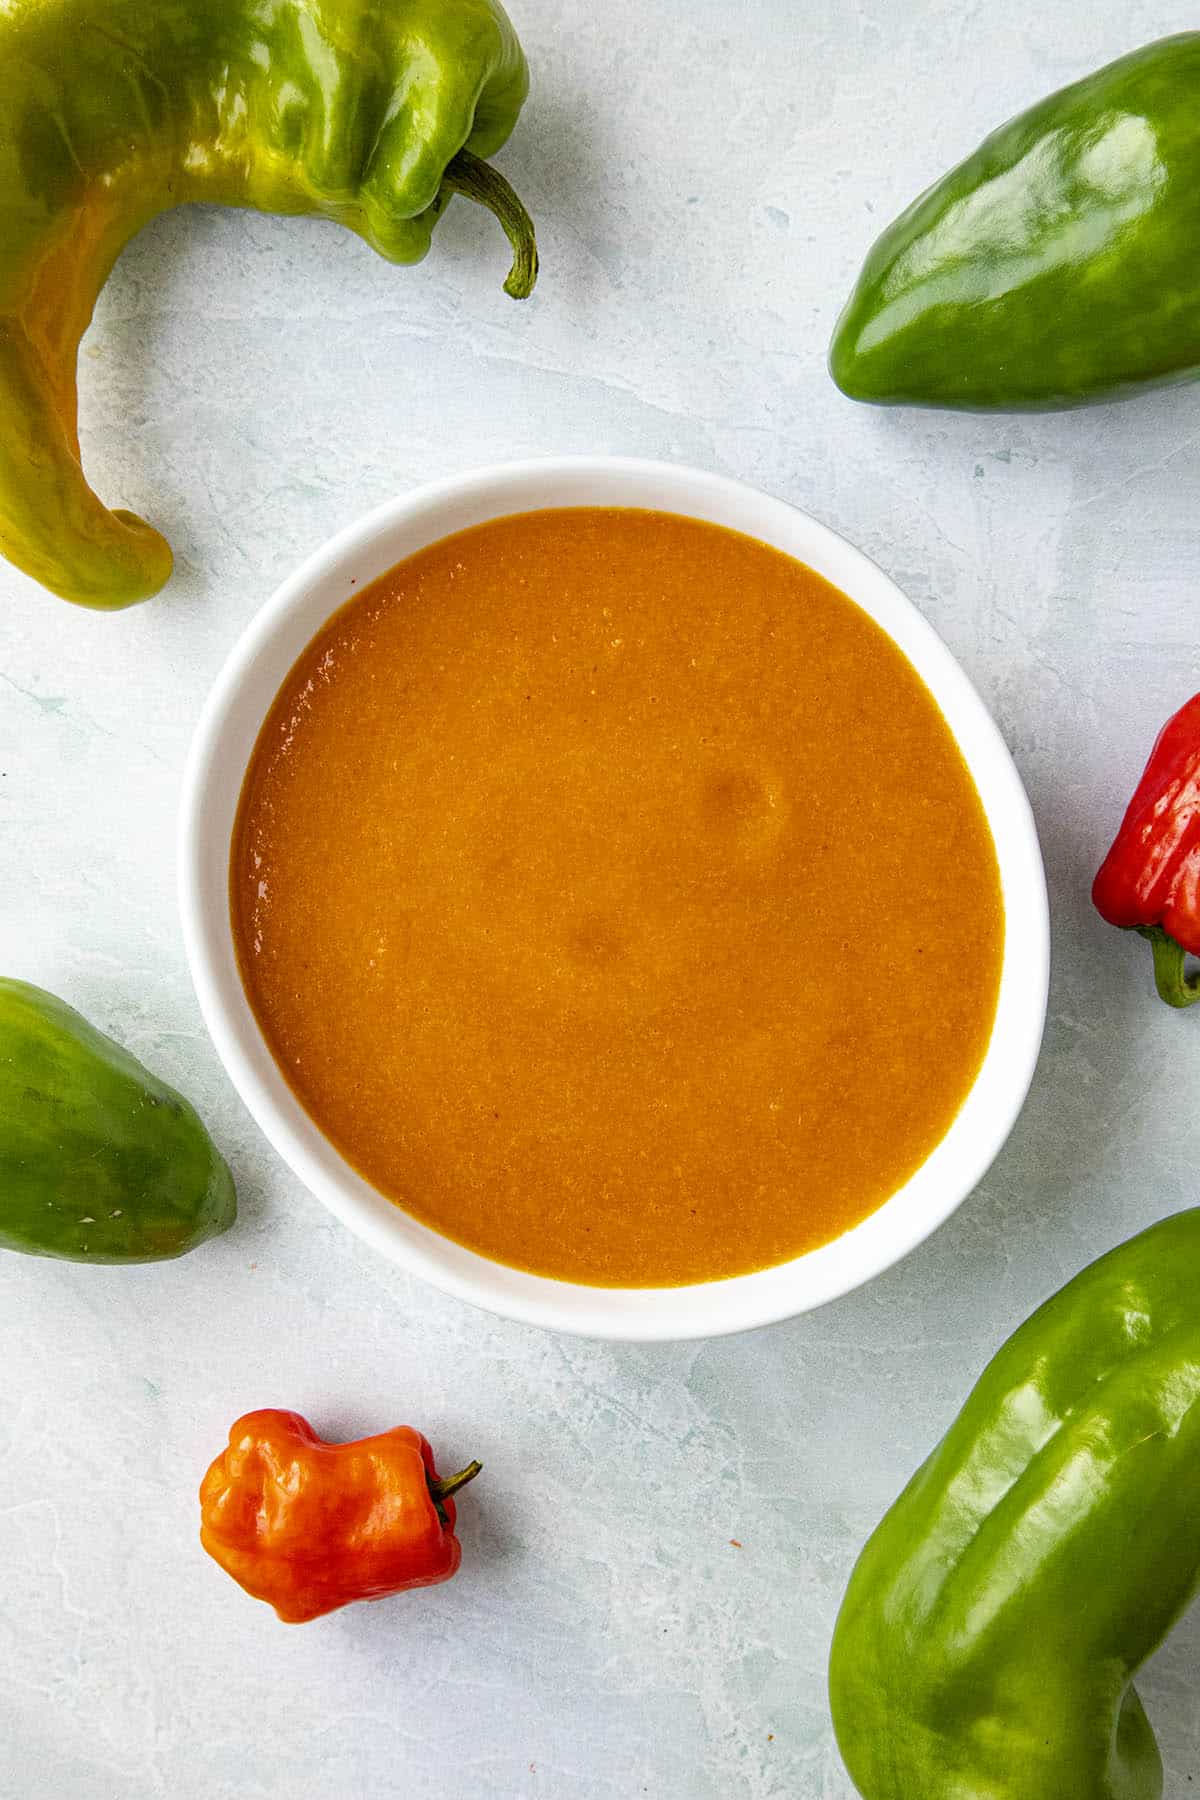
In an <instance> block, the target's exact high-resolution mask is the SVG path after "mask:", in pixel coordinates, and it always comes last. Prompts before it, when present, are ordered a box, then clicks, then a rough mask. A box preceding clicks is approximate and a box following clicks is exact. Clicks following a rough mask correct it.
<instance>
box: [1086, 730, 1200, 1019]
mask: <svg viewBox="0 0 1200 1800" xmlns="http://www.w3.org/2000/svg"><path fill="white" fill-rule="evenodd" d="M1092 900H1093V902H1094V904H1095V907H1096V910H1097V912H1098V913H1099V914H1100V916H1101V918H1102V919H1107V921H1108V923H1109V924H1110V925H1120V926H1123V927H1124V928H1125V929H1126V930H1132V931H1137V932H1140V933H1141V935H1142V937H1144V938H1147V939H1148V940H1149V943H1150V947H1151V949H1152V950H1153V952H1154V980H1155V983H1156V985H1157V987H1158V991H1159V994H1160V995H1161V997H1162V998H1163V999H1164V1000H1165V1001H1166V1002H1167V1003H1168V1005H1170V1006H1190V1005H1191V1004H1192V1001H1193V1000H1200V979H1198V978H1197V977H1196V976H1188V975H1186V974H1185V972H1184V957H1185V954H1186V953H1188V952H1190V953H1191V954H1192V955H1193V956H1200V694H1195V695H1193V697H1192V698H1191V699H1190V700H1189V701H1188V702H1187V704H1186V705H1185V706H1181V707H1180V709H1179V711H1178V712H1177V713H1176V714H1175V716H1174V718H1171V719H1168V720H1167V723H1166V724H1165V725H1164V726H1163V728H1162V730H1161V731H1160V732H1159V734H1158V739H1157V741H1156V743H1155V745H1154V748H1153V750H1152V751H1151V752H1150V760H1149V762H1148V763H1147V764H1146V767H1145V770H1144V772H1143V774H1142V779H1141V780H1140V781H1139V783H1138V785H1137V791H1136V793H1135V794H1134V796H1133V799H1132V800H1131V801H1130V802H1129V807H1128V809H1127V811H1126V813H1125V817H1124V818H1123V819H1122V821H1121V829H1120V830H1119V831H1118V833H1117V836H1116V841H1115V842H1114V844H1113V847H1112V849H1111V850H1110V851H1109V853H1108V855H1107V856H1106V857H1105V859H1104V861H1103V863H1102V864H1101V865H1100V872H1099V874H1098V875H1097V876H1096V879H1095V882H1094V883H1093V885H1092Z"/></svg>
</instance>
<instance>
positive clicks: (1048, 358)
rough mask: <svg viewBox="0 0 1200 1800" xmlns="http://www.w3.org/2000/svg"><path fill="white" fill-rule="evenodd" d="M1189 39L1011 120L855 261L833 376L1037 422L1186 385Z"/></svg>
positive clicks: (1191, 331) (1193, 150) (1191, 206)
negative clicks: (1036, 416) (1050, 412)
mask: <svg viewBox="0 0 1200 1800" xmlns="http://www.w3.org/2000/svg"><path fill="white" fill-rule="evenodd" d="M1198 238H1200V32H1195V31H1191V32H1184V33H1183V34H1182V35H1180V36H1178V37H1170V38H1164V39H1162V40H1161V41H1160V42H1158V43H1154V44H1149V45H1147V46H1146V47H1145V48H1144V49H1142V50H1135V51H1134V52H1133V53H1132V55H1129V56H1123V57H1122V58H1121V59H1120V61H1119V62H1115V63H1112V64H1110V65H1109V66H1108V67H1107V68H1105V69H1101V70H1100V71H1099V73H1098V74H1095V75H1091V76H1089V77H1088V78H1087V79H1086V80H1084V81H1078V82H1076V83H1075V84H1074V86H1072V87H1068V88H1064V89H1063V90H1062V91H1061V92H1060V93H1057V94H1052V95H1051V96H1050V98H1049V99H1047V100H1043V101H1042V102H1041V104H1040V105H1038V106H1034V107H1032V108H1031V109H1030V110H1029V111H1028V112H1025V113H1022V114H1021V115H1020V117H1019V118H1016V119H1013V120H1012V121H1011V122H1010V123H1009V124H1007V125H1005V126H1002V127H1001V129H1000V130H999V131H997V132H994V133H993V134H992V136H991V137H989V138H987V139H986V140H985V141H984V142H983V143H982V144H981V145H980V147H979V149H978V150H976V151H975V153H974V155H972V156H969V157H968V158H967V160H966V161H965V162H963V163H960V164H959V166H958V167H957V168H956V169H953V170H952V171H951V172H950V174H948V175H946V176H944V177H943V179H942V180H941V181H939V182H937V183H935V185H934V186H933V187H931V188H930V189H929V190H928V191H927V192H926V193H925V194H923V195H922V196H921V197H920V198H919V199H918V200H916V201H914V203H913V205H912V206H910V207H909V209H908V211H907V212H905V213H902V214H901V216H900V218H898V219H897V220H896V221H895V223H894V224H892V225H890V226H889V227H888V229H887V230H886V231H885V232H884V234H883V236H882V237H881V238H880V239H879V241H878V242H877V243H876V244H875V246H874V248H873V249H872V250H871V252H870V255H869V256H868V257H867V261H866V265H865V267H864V268H863V271H862V274H861V276H860V277H859V281H858V285H857V287H856V288H855V290H854V293H853V294H852V295H851V298H850V301H849V304H848V305H847V307H846V309H845V311H844V312H843V314H842V316H841V319H840V320H839V321H838V325H837V330H836V332H835V335H834V339H833V347H832V350H831V352H830V368H831V371H832V374H833V378H834V380H835V381H836V382H837V384H838V386H839V387H840V388H841V389H842V390H843V391H844V392H845V393H847V394H849V395H850V396H851V397H852V398H854V399H856V400H873V401H879V402H885V403H894V402H908V403H915V404H917V405H923V406H955V407H966V408H987V407H996V408H1001V409H1005V410H1037V409H1045V408H1054V407H1068V406H1082V405H1086V404H1088V403H1089V402H1091V401H1099V400H1110V399H1113V398H1116V397H1119V396H1122V395H1127V394H1133V393H1136V392H1139V391H1140V390H1142V389H1144V388H1150V387H1158V386H1162V385H1164V384H1166V383H1168V382H1175V381H1185V380H1190V379H1192V378H1194V377H1195V376H1196V374H1197V373H1198V372H1200V257H1198V256H1197V241H1198Z"/></svg>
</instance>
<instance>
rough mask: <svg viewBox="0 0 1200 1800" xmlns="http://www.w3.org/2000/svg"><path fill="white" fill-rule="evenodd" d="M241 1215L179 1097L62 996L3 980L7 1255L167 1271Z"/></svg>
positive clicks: (1, 1216) (0, 1141) (0, 1093)
mask: <svg viewBox="0 0 1200 1800" xmlns="http://www.w3.org/2000/svg"><path fill="white" fill-rule="evenodd" d="M236 1212H237V1201H236V1198H235V1195H234V1189H233V1179H232V1177H231V1176H230V1173H229V1170H228V1169H227V1168H226V1166H225V1163H224V1162H223V1161H222V1159H221V1157H220V1155H219V1154H218V1152H217V1151H216V1149H215V1148H214V1146H213V1143H212V1140H211V1138H210V1137H209V1135H208V1133H207V1131H205V1129H204V1126H203V1125H202V1124H201V1122H200V1119H199V1118H198V1116H197V1114H196V1112H195V1109H194V1108H193V1107H191V1106H189V1104H188V1102H187V1101H186V1100H185V1099H184V1098H183V1097H182V1095H180V1094H177V1093H176V1092H175V1090H174V1088H169V1087H167V1086H166V1084H165V1083H164V1082H161V1081H159V1080H157V1079H156V1077H155V1076H153V1075H151V1074H150V1073H149V1071H148V1070H146V1069H144V1068H143V1067H142V1065H141V1063H139V1062H137V1061H135V1060H134V1058H133V1057H132V1056H130V1055H129V1053H128V1051H126V1050H122V1048H121V1046H120V1045H119V1044H114V1043H113V1041H112V1039H111V1038H108V1037H105V1036H104V1034H103V1033H102V1032H99V1031H97V1030H96V1029H95V1027H94V1026H92V1025H89V1024H88V1022H87V1020H86V1019H84V1018H81V1017H80V1015H79V1014H78V1013H77V1012H75V1011H73V1010H72V1008H71V1007H69V1006H67V1005H65V1004H64V1002H63V1001H61V1000H58V999H56V998H55V996H54V995H53V994H48V993H46V992H45V991H44V990H43V989H42V988H37V987H31V986H30V985H29V984H28V983H27V982H24V981H11V980H7V979H4V978H0V1248H3V1249H6V1250H25V1251H28V1252H29V1253H30V1254H31V1255H34V1256H61V1257H66V1258H68V1259H69V1260H70V1261H72V1262H98V1263H132V1262H157V1261H159V1260H161V1259H163V1258H165V1257H170V1256H182V1255H183V1253H184V1251H185V1250H192V1249H194V1248H195V1246H196V1245H197V1244H202V1243H203V1242H204V1240H205V1239H206V1238H210V1237H216V1236H217V1234H218V1233H219V1232H222V1231H225V1230H226V1229H227V1228H228V1227H229V1226H230V1225H232V1224H233V1221H234V1217H235V1215H236Z"/></svg>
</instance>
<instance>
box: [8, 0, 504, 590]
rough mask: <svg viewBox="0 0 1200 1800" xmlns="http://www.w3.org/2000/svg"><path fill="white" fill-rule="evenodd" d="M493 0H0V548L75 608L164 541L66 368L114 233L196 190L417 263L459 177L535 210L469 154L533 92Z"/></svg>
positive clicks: (156, 554)
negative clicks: (107, 484)
mask: <svg viewBox="0 0 1200 1800" xmlns="http://www.w3.org/2000/svg"><path fill="white" fill-rule="evenodd" d="M527 85H528V82H527V72H526V66H525V59H524V57H523V55H522V53H521V48H520V45H519V44H518V42H517V39H516V37H515V35H514V33H513V30H512V27H511V25H510V24H509V22H508V19H507V18H506V17H505V15H504V13H503V12H502V10H501V8H500V6H499V4H498V0H153V4H148V3H147V0H103V4H101V5H93V4H89V0H6V4H5V5H4V7H3V9H2V10H0V552H3V554H4V555H5V556H7V557H8V558H9V559H10V560H11V561H12V562H14V563H16V564H17V566H18V567H19V568H22V569H24V570H25V571H26V572H27V573H28V574H30V575H32V576H33V577H34V578H35V579H36V580H38V581H40V582H41V583H42V584H43V585H44V586H46V587H48V588H51V589H52V590H53V591H54V592H56V593H59V594H62V595H64V596H65V597H66V598H67V599H69V600H75V601H78V602H80V603H81V604H82V605H85V606H95V607H117V606H127V605H130V604H131V603H132V602H134V601H137V600H143V599H145V598H146V597H147V596H149V595H150V594H153V593H155V592H157V590H158V589H159V588H160V587H161V586H162V585H163V583H164V582H165V581H166V579H167V577H168V576H169V574H170V572H171V552H170V549H169V547H168V545H167V544H166V542H165V540H164V539H163V538H162V537H160V536H159V534H158V532H157V531H155V530H154V529H153V528H152V527H151V526H149V525H147V524H146V523H145V522H144V521H143V520H141V519H139V518H136V517H135V516H134V515H133V514H131V513H128V512H122V511H115V512H110V511H109V510H108V509H107V508H106V507H105V506H104V505H103V504H102V502H101V501H100V500H99V499H98V498H97V496H96V495H95V494H94V493H93V492H92V490H91V489H90V488H89V486H88V484H87V482H86V481H85V479H84V476H83V471H82V469H81V467H80V462H79V440H78V435H77V429H76V411H77V405H76V387H75V364H76V354H77V351H78V346H79V340H80V338H81V337H82V335H83V332H84V331H85V329H86V328H87V324H88V321H89V320H90V318H91V316H92V310H93V307H94V306H95V302H96V296H97V294H98V293H99V291H100V289H101V287H102V286H103V284H104V282H105V280H106V279H107V277H108V274H109V272H110V270H111V269H112V266H113V264H114V262H115V261H116V259H117V257H118V255H119V254H120V252H121V250H122V248H123V247H124V245H125V244H126V243H127V242H128V240H129V239H130V238H131V237H132V236H133V234H134V233H135V232H136V231H138V230H140V228H141V227H142V226H143V225H145V224H146V223H147V221H148V220H150V219H152V218H153V217H154V216H155V215H156V214H158V213H160V212H163V211H165V210H166V209H167V208H169V207H172V206H178V205H181V204H183V203H184V202H186V201H193V200H202V201H212V202H216V203H218V204H221V205H225V206H249V207H256V208H258V209H259V210H261V211H264V212H279V213H317V214H320V215H322V216H323V217H325V218H329V219H334V220H336V221H337V222H338V223H339V224H342V225H346V226H349V228H350V229H351V230H352V231H355V232H357V233H358V235H359V236H360V237H362V238H364V239H365V240H366V242H367V243H369V244H370V245H371V246H372V248H373V249H375V250H377V251H378V252H379V254H380V255H381V256H385V257H387V258H388V259H389V260H390V261H393V262H398V263H411V262H416V261H418V260H419V259H420V258H421V257H422V256H424V254H425V252H426V251H427V250H428V248H429V242H430V234H431V232H432V230H433V227H434V225H435V224H436V222H437V220H438V218H439V216H440V215H441V213H442V212H443V211H444V209H445V207H446V205H447V203H448V201H449V199H450V197H451V195H452V194H455V193H461V194H467V195H469V196H470V198H472V199H474V200H478V201H480V202H482V203H483V204H484V205H486V206H489V207H491V208H492V210H493V211H494V212H496V213H497V215H498V216H499V218H500V221H501V223H502V224H503V225H504V228H505V230H506V231H507V232H508V234H509V237H510V239H511V240H512V242H513V245H514V250H515V260H514V265H513V270H512V273H511V274H510V276H509V280H508V283H507V284H506V285H507V287H508V291H509V292H510V293H512V294H514V295H516V296H517V297H522V296H523V295H525V294H527V293H528V292H529V290H530V288H531V287H532V285H533V281H534V278H535V275H536V270H537V255H536V250H535V246H534V237H533V228H532V226H531V224H530V222H529V219H528V216H527V214H526V213H525V210H524V208H523V207H522V206H521V203H520V201H519V200H518V199H517V197H516V195H515V194H514V193H513V192H512V190H511V188H509V187H508V185H507V183H506V182H504V181H503V179H502V178H501V177H500V176H499V175H498V174H497V173H496V172H495V171H494V170H492V169H489V168H488V167H487V165H486V164H484V163H482V162H481V161H480V160H479V159H480V158H481V157H484V156H489V155H491V154H492V153H493V152H494V151H495V150H497V149H499V147H500V145H501V144H503V142H504V140H505V139H506V138H507V137H508V135H509V132H510V131H511V130H512V127H513V125H514V123H515V121H516V118H517V114H518V113H519V111H520V109H521V104H522V102H523V100H524V98H525V94H526V89H527Z"/></svg>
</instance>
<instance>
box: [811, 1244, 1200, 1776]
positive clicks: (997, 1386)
mask: <svg viewBox="0 0 1200 1800" xmlns="http://www.w3.org/2000/svg"><path fill="white" fill-rule="evenodd" d="M1198 1292H1200V1210H1197V1209H1192V1210H1191V1211H1188V1212H1184V1213H1178V1214H1176V1215H1174V1216H1173V1217H1170V1218H1167V1219H1164V1220H1162V1221H1161V1222H1160V1223H1159V1224H1157V1225H1154V1226H1152V1227H1151V1228H1150V1230H1148V1231H1144V1232H1143V1233H1142V1234H1141V1235H1140V1236H1139V1237H1135V1238H1133V1239H1131V1240H1130V1241H1129V1242H1128V1243H1125V1244H1122V1245H1120V1246H1119V1247H1118V1248H1117V1249H1116V1250H1113V1251H1111V1252H1110V1253H1109V1254H1108V1255H1107V1256H1104V1257H1101V1259H1100V1260H1099V1261H1098V1262H1095V1263H1093V1264H1092V1265H1091V1266H1090V1267H1089V1268H1087V1269H1085V1270H1084V1271H1083V1273H1082V1274H1081V1275H1078V1276H1077V1277H1076V1278H1075V1280H1074V1281H1072V1282H1070V1283H1068V1285H1067V1286H1066V1287H1065V1288H1063V1289H1061V1291H1060V1292H1059V1293H1057V1294H1056V1295H1055V1296H1054V1297H1053V1299H1051V1300H1049V1301H1047V1303H1046V1304H1045V1305H1044V1306H1043V1307H1042V1308H1041V1309H1040V1311H1038V1312H1036V1313H1034V1315H1033V1317H1032V1318H1030V1319H1029V1320H1027V1322H1026V1323H1025V1324H1024V1325H1022V1326H1021V1328H1020V1329H1019V1330H1018V1331H1017V1332H1016V1334H1015V1335H1014V1336H1013V1337H1011V1338H1010V1339H1009V1341H1008V1343H1007V1344H1005V1345H1004V1347H1003V1348H1002V1349H1001V1350H1000V1352H999V1354H998V1355H997V1356H996V1357H995V1359H994V1360H993V1361H992V1362H991V1363H990V1364H989V1365H988V1367H987V1369H986V1370H985V1371H984V1373H983V1375H982V1376H981V1378H980V1380H979V1382H978V1384H977V1386H976V1387H975V1390H974V1392H973V1393H972V1394H971V1396H970V1398H969V1399H968V1401H967V1403H966V1405H965V1406H964V1408H963V1410H962V1412H961V1413H960V1414H959V1416H958V1418H957V1420H956V1421H955V1423H954V1424H953V1425H952V1426H951V1427H950V1430H949V1431H948V1432H947V1434H946V1436H945V1438H944V1439H943V1440H942V1442H941V1444H940V1445H939V1446H938V1448H937V1449H936V1450H935V1451H934V1453H933V1455H932V1456H931V1457H930V1458H929V1460H928V1462H926V1463H925V1465H924V1467H923V1468H922V1469H920V1470H919V1471H918V1472H917V1474H916V1476H915V1477H914V1478H913V1480H912V1481H911V1482H910V1483H909V1485H908V1487H907V1488H906V1489H905V1491H904V1492H903V1494H901V1496H900V1498H899V1499H898V1500H897V1501H896V1504H895V1505H894V1506H893V1507H892V1509H891V1511H890V1512H889V1513H888V1514H887V1516H886V1517H885V1518H884V1520H883V1522H882V1524H881V1525H880V1526H879V1527H878V1528H877V1530H876V1531H875V1533H874V1536H873V1537H872V1538H871V1540H870V1542H869V1543H868V1544H867V1547H866V1549H865V1550H864V1551H863V1554H862V1556H861V1558H860V1559H859V1562H858V1565H857V1567H856V1568H855V1570H854V1574H853V1576H852V1577H851V1581H850V1586H849V1589H848V1591H847V1594H846V1598H845V1601H844V1603H843V1606H842V1610H841V1614H840V1616H839V1618H838V1622H837V1627H836V1631H835V1634H834V1640H833V1650H832V1656H831V1661H830V1697H831V1701H832V1706H833V1720H834V1726H835V1728H836V1731H837V1737H838V1744H839V1746H840V1748H841V1752H842V1755H843V1757H844V1758H845V1761H846V1765H847V1767H848V1768H849V1771H850V1774H851V1775H852V1776H853V1778H854V1781H855V1782H856V1784H857V1786H858V1790H859V1792H860V1793H861V1794H862V1795H863V1796H864V1797H865V1800H1158V1796H1160V1795H1161V1793H1162V1767H1161V1762H1160V1759H1159V1754H1158V1747H1157V1745H1156V1743H1155V1741H1154V1734H1153V1732H1152V1730H1151V1728H1150V1725H1149V1723H1148V1721H1147V1718H1146V1715H1145V1713H1144V1712H1143V1710H1142V1706H1141V1703H1140V1701H1139V1700H1138V1697H1137V1693H1136V1692H1135V1690H1134V1688H1133V1686H1132V1685H1131V1683H1132V1677H1133V1675H1134V1674H1135V1672H1136V1671H1137V1669H1138V1668H1139V1667H1140V1665H1141V1664H1142V1663H1143V1662H1145V1660H1146V1658H1147V1657H1148V1656H1149V1655H1150V1654H1151V1652H1152V1651H1153V1650H1154V1649H1155V1647H1156V1646H1157V1645H1158V1644H1159V1643H1160V1642H1161V1641H1162V1639H1163V1637H1164V1636H1165V1635H1166V1633H1167V1632H1168V1631H1169V1629H1170V1628H1171V1626H1172V1625H1173V1624H1174V1622H1175V1621H1176V1619H1178V1618H1179V1616H1180V1614H1181V1613H1182V1612H1183V1611H1184V1609H1185V1608H1186V1606H1187V1604H1188V1602H1189V1601H1190V1600H1191V1598H1192V1596H1193V1594H1194V1593H1195V1591H1196V1587H1197V1583H1198V1581H1200V1528H1198V1527H1200V1308H1198V1307H1197V1304H1196V1296H1197V1293H1198Z"/></svg>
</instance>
